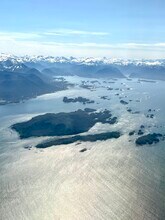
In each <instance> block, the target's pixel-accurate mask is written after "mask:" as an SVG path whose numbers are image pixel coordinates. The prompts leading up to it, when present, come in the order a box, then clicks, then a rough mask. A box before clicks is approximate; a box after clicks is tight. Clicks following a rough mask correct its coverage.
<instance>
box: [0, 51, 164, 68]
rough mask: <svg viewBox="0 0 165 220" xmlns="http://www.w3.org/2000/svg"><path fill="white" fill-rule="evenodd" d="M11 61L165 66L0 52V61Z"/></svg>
mask: <svg viewBox="0 0 165 220" xmlns="http://www.w3.org/2000/svg"><path fill="white" fill-rule="evenodd" d="M6 61H11V62H12V63H13V65H18V63H27V62H33V63H38V62H48V63H78V64H85V65H98V64H116V65H124V66H126V65H131V64H133V65H137V66H140V65H146V66H165V59H164V60H159V59H158V60H144V59H141V60H133V59H117V58H107V57H100V58H99V57H97V58H96V57H79V58H76V57H63V56H62V57H59V56H58V57H53V56H42V55H40V56H20V57H18V56H14V55H10V54H3V53H1V54H0V62H1V63H2V62H6Z"/></svg>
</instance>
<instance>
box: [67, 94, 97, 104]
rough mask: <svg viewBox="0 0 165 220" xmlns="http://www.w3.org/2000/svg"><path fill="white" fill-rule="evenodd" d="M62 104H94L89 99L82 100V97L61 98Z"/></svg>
mask: <svg viewBox="0 0 165 220" xmlns="http://www.w3.org/2000/svg"><path fill="white" fill-rule="evenodd" d="M63 102H65V103H70V102H72V103H74V102H80V103H83V104H91V103H94V101H93V100H90V99H87V98H83V97H81V96H79V97H76V98H68V97H66V96H65V97H64V98H63Z"/></svg>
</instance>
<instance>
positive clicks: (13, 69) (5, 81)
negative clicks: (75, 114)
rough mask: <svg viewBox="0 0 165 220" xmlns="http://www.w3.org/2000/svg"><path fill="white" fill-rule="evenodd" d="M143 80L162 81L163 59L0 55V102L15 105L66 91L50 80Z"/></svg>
mask: <svg viewBox="0 0 165 220" xmlns="http://www.w3.org/2000/svg"><path fill="white" fill-rule="evenodd" d="M66 75H77V76H81V77H88V78H115V79H116V78H126V77H129V78H142V79H150V80H165V59H162V60H159V59H158V60H130V59H128V60H123V59H110V58H106V57H104V58H92V57H90V58H75V57H69V58H67V57H52V56H31V57H30V56H22V57H18V56H13V55H6V54H0V101H1V103H3V101H4V100H5V102H17V101H20V100H24V99H27V98H32V97H35V96H37V95H41V94H45V93H50V92H54V91H58V90H61V89H66V88H67V83H66V82H59V81H58V82H55V81H54V80H53V77H55V76H66Z"/></svg>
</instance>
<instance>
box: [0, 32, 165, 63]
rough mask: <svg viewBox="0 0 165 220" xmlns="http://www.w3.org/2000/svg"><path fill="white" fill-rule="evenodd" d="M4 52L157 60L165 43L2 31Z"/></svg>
mask: <svg viewBox="0 0 165 220" xmlns="http://www.w3.org/2000/svg"><path fill="white" fill-rule="evenodd" d="M91 33H95V32H91ZM96 33H97V32H96ZM84 34H85V33H84ZM0 52H2V53H12V54H16V55H26V54H27V55H53V56H77V57H81V56H107V57H116V58H137V59H140V58H152V59H154V58H164V54H165V43H164V42H160V43H153V44H151V43H150V44H147V43H120V44H105V43H95V42H81V43H74V42H73V43H68V42H62V43H59V42H50V41H49V42H48V41H45V38H42V37H41V35H40V34H39V33H17V32H12V33H7V32H0Z"/></svg>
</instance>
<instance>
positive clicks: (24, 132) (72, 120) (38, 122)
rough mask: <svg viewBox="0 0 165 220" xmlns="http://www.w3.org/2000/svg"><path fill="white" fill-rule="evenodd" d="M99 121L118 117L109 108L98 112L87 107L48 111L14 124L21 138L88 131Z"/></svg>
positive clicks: (113, 120) (105, 121)
mask: <svg viewBox="0 0 165 220" xmlns="http://www.w3.org/2000/svg"><path fill="white" fill-rule="evenodd" d="M97 122H100V123H108V124H114V123H116V122H117V117H113V116H112V114H111V112H110V111H109V110H104V111H102V112H96V111H95V110H94V109H89V108H86V109H84V110H80V109H79V110H77V111H75V112H70V113H65V112H61V113H57V114H53V113H47V114H45V115H39V116H36V117H34V118H32V119H31V120H29V121H26V122H22V123H17V124H14V125H12V127H11V128H12V129H14V130H15V131H17V132H18V133H19V135H20V138H21V139H22V138H29V137H40V136H64V135H75V134H79V133H83V132H87V131H88V130H89V129H90V128H91V127H93V126H94V125H95V124H96V123H97Z"/></svg>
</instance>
